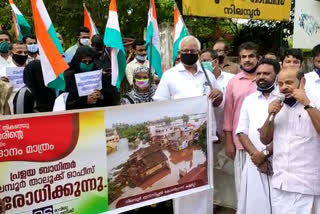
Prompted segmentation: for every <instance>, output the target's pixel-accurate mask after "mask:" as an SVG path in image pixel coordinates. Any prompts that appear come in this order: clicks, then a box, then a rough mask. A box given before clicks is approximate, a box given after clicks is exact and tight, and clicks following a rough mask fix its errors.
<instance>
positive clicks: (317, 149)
mask: <svg viewBox="0 0 320 214" xmlns="http://www.w3.org/2000/svg"><path fill="white" fill-rule="evenodd" d="M307 96H308V97H309V99H310V100H311V101H312V103H314V104H315V106H316V108H317V109H318V110H319V109H320V105H319V101H320V100H319V99H317V96H312V97H311V96H310V93H308V91H307ZM273 151H274V152H273V172H274V174H273V178H272V185H273V188H275V191H274V197H273V201H272V206H273V209H274V213H275V214H282V213H290V214H291V213H292V214H300V213H303V214H311V213H312V214H313V213H315V214H317V213H320V161H318V157H319V154H320V135H319V134H318V133H317V131H316V130H315V128H314V126H313V123H312V121H311V118H310V116H309V114H308V112H307V111H306V110H305V109H304V105H302V104H301V103H296V104H295V105H294V106H292V107H289V106H287V105H284V106H283V107H282V109H281V111H280V112H279V113H278V114H277V115H276V117H275V121H274V134H273Z"/></svg>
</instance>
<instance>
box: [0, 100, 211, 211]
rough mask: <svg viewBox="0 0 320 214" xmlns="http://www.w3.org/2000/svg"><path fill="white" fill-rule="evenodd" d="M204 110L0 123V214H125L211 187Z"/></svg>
mask: <svg viewBox="0 0 320 214" xmlns="http://www.w3.org/2000/svg"><path fill="white" fill-rule="evenodd" d="M208 106H211V105H208V102H207V97H196V98H189V99H182V100H175V101H166V102H156V103H147V104H137V105H127V106H118V107H110V108H103V109H101V110H94V111H90V110H81V111H80V112H74V113H66V112H65V113H44V114H34V115H32V117H30V116H29V117H27V118H24V117H25V116H21V117H15V118H16V119H9V120H0V171H1V176H0V213H1V211H3V210H1V209H2V208H3V207H4V208H5V209H6V214H13V213H24V214H43V213H51V214H65V213H86V214H98V213H107V214H109V213H122V212H125V211H128V210H133V209H135V208H138V207H142V206H146V205H150V204H154V203H158V202H161V201H166V200H169V199H173V198H177V197H181V196H185V195H189V194H192V193H196V192H201V191H205V190H208V189H210V188H212V176H210V175H212V170H213V169H212V164H210V163H212V160H213V157H212V144H211V143H210V144H208V143H207V142H209V140H207V135H208V134H209V133H212V131H211V127H212V126H213V125H214V124H212V123H207V120H208V117H210V116H209V115H208ZM209 139H211V136H210V134H209ZM2 204H4V205H3V206H1V205H2Z"/></svg>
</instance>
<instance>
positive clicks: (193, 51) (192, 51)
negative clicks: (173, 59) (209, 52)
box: [180, 49, 199, 54]
mask: <svg viewBox="0 0 320 214" xmlns="http://www.w3.org/2000/svg"><path fill="white" fill-rule="evenodd" d="M180 53H182V54H198V53H199V51H198V50H189V49H184V50H180Z"/></svg>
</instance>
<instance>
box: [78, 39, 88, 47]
mask: <svg viewBox="0 0 320 214" xmlns="http://www.w3.org/2000/svg"><path fill="white" fill-rule="evenodd" d="M80 44H81V45H83V46H89V45H90V40H89V39H80Z"/></svg>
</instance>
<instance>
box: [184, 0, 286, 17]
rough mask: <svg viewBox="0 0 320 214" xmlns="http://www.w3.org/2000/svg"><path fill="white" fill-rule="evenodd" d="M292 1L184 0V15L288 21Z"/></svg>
mask: <svg viewBox="0 0 320 214" xmlns="http://www.w3.org/2000/svg"><path fill="white" fill-rule="evenodd" d="M290 9H291V0H273V1H270V0H197V1H195V0H183V15H189V16H204V17H220V18H240V19H260V20H278V21H288V20H289V16H290Z"/></svg>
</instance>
